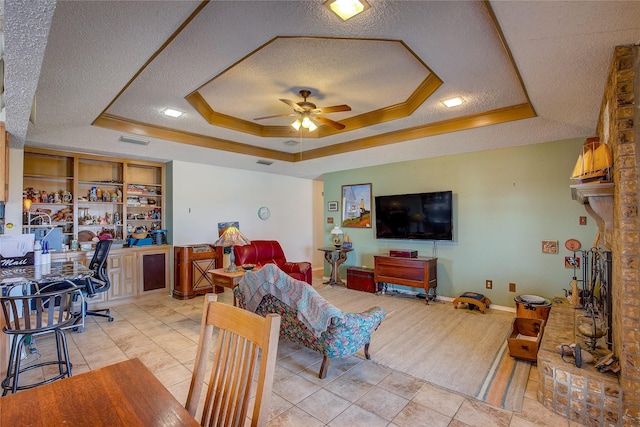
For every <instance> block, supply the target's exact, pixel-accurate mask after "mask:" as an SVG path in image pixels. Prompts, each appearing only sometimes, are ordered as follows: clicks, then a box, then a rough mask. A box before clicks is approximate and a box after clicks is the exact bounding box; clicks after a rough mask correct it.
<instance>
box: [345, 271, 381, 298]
mask: <svg viewBox="0 0 640 427" xmlns="http://www.w3.org/2000/svg"><path fill="white" fill-rule="evenodd" d="M347 288H349V289H355V290H357V291H364V292H371V293H375V292H378V289H376V284H375V282H374V281H373V269H372V268H366V267H348V268H347Z"/></svg>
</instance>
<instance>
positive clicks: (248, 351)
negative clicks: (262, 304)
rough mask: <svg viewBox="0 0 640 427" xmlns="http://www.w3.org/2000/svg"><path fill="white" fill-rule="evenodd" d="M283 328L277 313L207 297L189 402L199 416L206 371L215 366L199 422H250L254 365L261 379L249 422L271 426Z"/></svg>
mask: <svg viewBox="0 0 640 427" xmlns="http://www.w3.org/2000/svg"><path fill="white" fill-rule="evenodd" d="M215 331H218V333H217V343H216V346H215V347H216V348H215V350H214V354H213V357H212V359H213V360H212V363H209V362H210V359H211V357H209V356H210V355H211V350H212V349H211V347H212V344H213V341H214V332H215ZM279 332H280V316H279V315H277V314H269V315H267V317H262V316H259V315H257V314H254V313H251V312H249V311H246V310H243V309H241V308H238V307H233V306H231V305H227V304H222V303H219V302H216V297H215V295H214V294H208V295H206V296H205V303H204V310H203V314H202V324H201V326H200V340H199V342H198V350H197V353H196V361H195V366H194V369H193V375H192V377H191V387H190V388H189V394H188V396H187V403H186V405H185V406H186V408H187V410H188V411H189V413H190V414H191V415H193V416H194V417H195V416H196V411H197V410H198V404H199V403H200V397H201V394H202V391H203V388H204V384H205V374H206V372H207V371H208V368H209V369H211V376H210V377H209V379H208V386H207V393H206V398H205V400H204V409H203V411H202V418H201V420H200V424H201V425H202V426H216V427H223V426H224V427H231V426H244V425H246V424H245V422H246V418H247V415H248V414H247V408H248V403H249V400H250V398H251V397H252V396H251V394H250V391H251V389H252V381H253V379H254V378H255V373H256V368H257V369H258V370H257V373H258V375H257V381H258V382H257V388H256V394H255V404H254V407H253V413H252V415H251V426H265V425H266V424H267V418H268V416H269V402H270V400H271V389H272V386H273V376H274V371H275V365H276V356H277V352H278V338H279ZM258 356H259V357H258ZM208 365H210V367H208Z"/></svg>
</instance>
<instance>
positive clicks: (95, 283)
mask: <svg viewBox="0 0 640 427" xmlns="http://www.w3.org/2000/svg"><path fill="white" fill-rule="evenodd" d="M111 243H113V242H112V241H111V240H100V241H99V242H98V243H97V244H96V251H95V252H94V253H93V258H91V262H90V263H89V268H90V269H91V270H93V275H92V276H91V277H88V278H87V279H84V280H79V281H77V282H75V284H76V286H78V287H79V288H80V289H82V290H83V292H84V293H85V294H86V296H87V298H91V297H93V296H95V295H97V294H100V293H102V292H107V291H108V290H109V288H110V287H111V282H110V281H109V275H107V257H108V256H109V249H111ZM86 304H87V302H86V300H85V316H100V317H106V318H107V319H109V322H113V317H111V315H110V311H109V309H108V308H103V309H100V310H88V309H86Z"/></svg>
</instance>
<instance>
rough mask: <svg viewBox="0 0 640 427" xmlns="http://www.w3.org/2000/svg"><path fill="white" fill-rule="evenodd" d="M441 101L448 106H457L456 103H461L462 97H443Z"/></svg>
mask: <svg viewBox="0 0 640 427" xmlns="http://www.w3.org/2000/svg"><path fill="white" fill-rule="evenodd" d="M442 103H443V104H444V105H445V106H446V107H449V108H453V107H457V106H458V105H462V98H460V97H459V96H456V97H455V98H450V99H445V100H444V101H442Z"/></svg>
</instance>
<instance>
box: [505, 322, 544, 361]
mask: <svg viewBox="0 0 640 427" xmlns="http://www.w3.org/2000/svg"><path fill="white" fill-rule="evenodd" d="M511 327H512V328H511V335H510V336H509V338H507V343H508V345H509V354H510V355H511V357H514V358H516V359H522V360H528V361H530V362H535V361H536V360H537V357H538V349H539V348H540V341H541V340H542V333H543V332H544V320H543V319H533V318H528V317H515V318H514V319H513V322H512V324H511Z"/></svg>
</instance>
